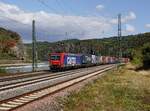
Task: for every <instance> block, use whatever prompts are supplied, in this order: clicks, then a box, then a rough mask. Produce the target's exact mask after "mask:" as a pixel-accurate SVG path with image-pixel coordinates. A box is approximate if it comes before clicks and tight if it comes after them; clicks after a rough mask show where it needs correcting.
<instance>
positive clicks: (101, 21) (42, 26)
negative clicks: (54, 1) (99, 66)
mask: <svg viewBox="0 0 150 111" xmlns="http://www.w3.org/2000/svg"><path fill="white" fill-rule="evenodd" d="M10 19H11V20H10ZM33 19H35V20H36V32H37V34H38V35H37V36H38V37H39V38H38V39H40V40H52V41H56V40H62V39H64V38H66V37H65V33H66V32H68V33H69V34H70V35H69V38H79V39H83V38H87V37H88V38H96V37H99V36H100V35H101V32H102V31H103V30H105V31H110V30H111V27H112V26H111V24H110V23H108V22H107V21H108V19H107V18H105V17H102V16H101V17H92V16H88V17H86V16H69V15H67V16H62V15H59V14H54V13H47V12H45V11H39V12H27V11H24V10H22V9H20V8H19V7H17V6H15V5H10V4H6V3H3V2H0V25H1V26H6V27H8V28H10V29H14V30H15V31H17V32H20V33H21V34H22V35H23V36H24V39H25V41H29V40H31V22H32V20H33ZM12 20H13V21H12ZM14 21H17V22H14ZM52 37H53V38H52Z"/></svg>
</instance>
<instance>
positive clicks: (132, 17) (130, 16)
mask: <svg viewBox="0 0 150 111" xmlns="http://www.w3.org/2000/svg"><path fill="white" fill-rule="evenodd" d="M135 19H136V14H135V13H134V12H132V11H131V12H129V14H128V15H126V16H122V17H121V21H122V23H127V22H128V21H131V20H135ZM110 23H112V24H117V23H118V19H117V17H116V18H114V19H111V20H110Z"/></svg>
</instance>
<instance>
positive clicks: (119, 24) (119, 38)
mask: <svg viewBox="0 0 150 111" xmlns="http://www.w3.org/2000/svg"><path fill="white" fill-rule="evenodd" d="M121 36H122V31H121V14H118V42H119V43H118V45H119V53H118V57H119V58H121V57H122V45H121V43H122V42H121V41H122V37H121Z"/></svg>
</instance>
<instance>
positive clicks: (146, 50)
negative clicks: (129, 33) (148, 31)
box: [142, 43, 150, 68]
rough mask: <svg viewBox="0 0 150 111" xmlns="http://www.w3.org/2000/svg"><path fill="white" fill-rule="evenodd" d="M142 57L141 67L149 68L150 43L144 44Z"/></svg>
mask: <svg viewBox="0 0 150 111" xmlns="http://www.w3.org/2000/svg"><path fill="white" fill-rule="evenodd" d="M142 56H143V59H142V62H143V66H144V67H149V68H150V43H147V44H144V46H143V47H142Z"/></svg>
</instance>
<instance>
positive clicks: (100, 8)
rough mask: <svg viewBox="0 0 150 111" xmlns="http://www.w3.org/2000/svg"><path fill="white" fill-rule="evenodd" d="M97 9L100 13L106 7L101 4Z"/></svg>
mask: <svg viewBox="0 0 150 111" xmlns="http://www.w3.org/2000/svg"><path fill="white" fill-rule="evenodd" d="M96 9H97V10H98V11H101V10H102V9H104V5H101V4H99V5H97V6H96Z"/></svg>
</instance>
